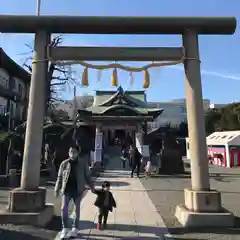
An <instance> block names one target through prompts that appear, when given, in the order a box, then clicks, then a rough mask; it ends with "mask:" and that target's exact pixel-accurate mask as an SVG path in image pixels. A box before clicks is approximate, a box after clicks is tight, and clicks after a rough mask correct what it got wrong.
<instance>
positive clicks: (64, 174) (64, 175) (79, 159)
mask: <svg viewBox="0 0 240 240" xmlns="http://www.w3.org/2000/svg"><path fill="white" fill-rule="evenodd" d="M80 152H81V149H80V148H78V147H76V146H72V147H70V149H69V158H68V159H66V160H65V161H63V162H62V163H61V165H60V167H59V171H58V177H57V181H56V185H55V195H56V196H58V195H59V193H61V195H62V207H61V217H62V227H63V229H62V232H61V234H60V238H61V239H64V238H66V237H67V236H69V231H68V226H67V225H68V206H69V202H70V201H71V200H73V202H74V205H75V217H74V220H73V224H72V231H71V232H70V235H71V237H76V236H77V234H78V224H79V217H80V202H81V198H82V196H83V193H84V190H85V185H88V186H89V187H90V188H91V189H92V191H93V190H94V186H93V181H92V178H91V175H90V172H89V164H88V158H87V157H86V156H85V155H83V154H79V153H80Z"/></svg>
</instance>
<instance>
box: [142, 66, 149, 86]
mask: <svg viewBox="0 0 240 240" xmlns="http://www.w3.org/2000/svg"><path fill="white" fill-rule="evenodd" d="M149 86H150V75H149V72H148V70H145V72H144V82H143V88H149Z"/></svg>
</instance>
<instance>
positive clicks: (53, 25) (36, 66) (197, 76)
mask: <svg viewBox="0 0 240 240" xmlns="http://www.w3.org/2000/svg"><path fill="white" fill-rule="evenodd" d="M235 29H236V19H235V18H233V17H103V16H101V17H65V16H8V15H0V32H13V33H34V34H35V46H34V58H33V66H32V78H31V87H30V96H29V107H28V122H27V128H26V137H25V149H24V157H23V167H22V176H21V188H20V189H17V190H13V191H11V192H10V197H9V201H10V202H9V206H10V209H9V211H11V212H14V211H15V210H16V209H18V211H19V212H23V213H24V214H25V216H27V213H29V212H38V211H39V209H45V208H47V207H49V206H46V205H45V200H44V199H43V197H42V196H43V194H42V192H43V190H39V189H38V186H39V179H40V158H41V145H42V132H43V121H44V114H45V98H44V96H45V93H46V77H47V70H48V62H49V61H52V62H54V63H55V64H65V63H63V62H62V61H75V63H76V62H77V64H80V65H82V66H84V67H85V69H84V72H83V82H82V83H83V84H84V85H88V77H87V76H88V69H91V68H94V69H100V70H103V69H114V71H113V75H114V78H113V79H114V81H113V82H114V83H115V85H117V84H116V83H117V81H116V80H117V78H116V76H117V69H122V70H125V71H129V72H130V73H131V72H141V71H142V72H143V73H144V78H145V80H144V84H143V87H144V88H148V87H149V85H150V76H149V72H148V69H149V68H152V67H160V66H168V65H174V64H178V63H183V64H184V68H185V85H186V104H187V120H188V126H189V141H190V146H191V148H190V155H191V158H192V159H191V189H185V190H184V192H185V194H184V196H185V204H184V205H178V206H177V208H176V217H177V218H178V220H179V221H180V222H181V223H182V224H183V225H184V226H191V227H196V226H209V227H210V226H215V227H216V226H227V227H229V226H231V225H233V224H234V217H233V215H232V214H231V213H229V212H227V211H225V210H223V207H222V205H221V196H220V193H219V192H218V191H215V190H210V183H209V172H208V161H207V149H206V135H205V124H204V111H203V102H202V85H201V72H200V56H199V44H198V35H200V34H203V35H207V34H233V33H234V32H235ZM52 33H72V34H73V33H81V34H179V35H181V36H182V39H183V44H182V46H179V47H175V48H156V47H149V48H131V47H129V48H122V47H66V46H65V47H63V46H61V47H52V46H51V45H50V35H51V34H52ZM80 60H85V61H113V62H115V61H145V62H146V61H150V62H153V61H154V62H153V63H151V64H149V65H146V66H144V67H138V68H131V67H129V66H125V65H121V64H117V63H113V64H110V65H107V66H106V65H104V66H96V65H93V64H89V63H86V62H82V61H80ZM161 61H167V62H161ZM172 61H175V63H173V62H172ZM66 64H71V63H70V62H67V63H66ZM159 90H160V89H159ZM110 102H111V101H110V100H109V101H107V103H106V104H110ZM104 104H105V102H104V101H103V103H102V105H104ZM122 105H123V104H122ZM103 107H104V106H103ZM100 108H101V106H100ZM119 108H124V109H125V110H126V109H127V108H128V109H129V107H126V106H124V107H123V106H121V107H119V106H114V107H112V108H110V109H109V108H108V110H106V111H103V112H99V113H100V115H99V114H98V113H97V114H95V116H94V121H95V122H99V121H100V122H101V119H102V117H103V116H101V113H102V114H104V113H105V114H106V113H108V114H109V113H110V112H111V111H113V110H114V109H119ZM95 110H97V108H96V109H95ZM134 110H135V112H136V113H137V115H138V116H127V117H128V119H129V120H130V119H131V120H133V119H134V121H135V122H137V120H138V121H141V122H142V121H143V119H144V121H147V119H148V118H149V117H150V119H151V118H152V117H153V116H154V114H155V113H151V114H153V115H151V114H150V116H149V114H148V113H150V112H144V113H143V112H138V109H137V108H136V109H134ZM132 112H133V111H132ZM88 113H89V111H88ZM88 113H87V112H86V115H87V114H88ZM83 114H84V113H83ZM106 117H107V118H108V121H109V120H111V121H110V122H112V121H115V120H116V121H119V120H120V121H121V116H119V117H118V118H116V116H115V117H114V118H113V117H112V116H109V115H107V116H106ZM123 117H124V118H125V116H123ZM91 118H92V119H93V116H91ZM96 120H97V121H96ZM105 120H106V118H105ZM96 133H98V134H99V136H100V135H101V134H102V133H101V126H97V127H96ZM33 160H34V164H32V161H33ZM33 190H34V191H36V194H32V191H33ZM19 194H20V195H21V199H22V201H25V200H26V202H25V208H24V206H23V205H22V203H19V201H17V199H19V197H18V196H19ZM36 196H38V197H40V198H39V199H41V201H38V200H36V198H37V197H36ZM44 196H45V195H44ZM29 200H31V202H29ZM28 202H29V204H28ZM33 202H34V203H37V204H36V205H34V204H32V203H33ZM40 202H41V204H40ZM30 206H31V209H30ZM17 216H20V217H21V218H23V216H24V215H21V214H18V215H16V216H15V218H14V219H13V221H14V220H16V219H17ZM4 217H5V218H6V216H5V215H4ZM36 217H38V215H36ZM45 218H46V217H45ZM28 219H29V218H28ZM27 221H28V220H27V219H26V222H27ZM21 222H23V220H21Z"/></svg>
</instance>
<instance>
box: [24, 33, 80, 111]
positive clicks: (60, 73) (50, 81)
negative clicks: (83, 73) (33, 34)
mask: <svg viewBox="0 0 240 240" xmlns="http://www.w3.org/2000/svg"><path fill="white" fill-rule="evenodd" d="M63 40H64V39H63V37H62V36H61V35H57V36H54V37H53V39H52V41H51V43H50V45H51V46H59V45H61V44H62V43H63ZM25 46H26V47H27V48H28V49H30V53H29V54H31V55H32V53H33V51H34V49H33V45H32V44H25ZM24 55H25V53H24ZM26 55H27V53H26ZM32 59H33V58H32V56H28V57H27V58H26V59H25V60H24V62H23V67H24V68H25V69H26V70H27V71H28V72H30V73H31V72H32ZM74 74H75V71H74V70H73V69H72V66H70V65H69V66H66V65H55V64H54V63H52V62H51V63H50V64H49V67H48V75H47V82H46V112H48V111H50V110H51V112H52V111H53V109H54V108H55V107H54V104H55V103H56V102H62V100H61V98H60V97H59V96H60V93H62V92H64V91H66V86H72V85H74V84H75V82H76V77H74Z"/></svg>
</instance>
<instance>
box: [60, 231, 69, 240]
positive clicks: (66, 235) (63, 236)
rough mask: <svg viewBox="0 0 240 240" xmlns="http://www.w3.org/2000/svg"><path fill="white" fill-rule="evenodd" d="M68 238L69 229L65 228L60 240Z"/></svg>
mask: <svg viewBox="0 0 240 240" xmlns="http://www.w3.org/2000/svg"><path fill="white" fill-rule="evenodd" d="M67 238H69V237H68V229H67V228H63V230H62V231H61V233H60V239H67Z"/></svg>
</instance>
